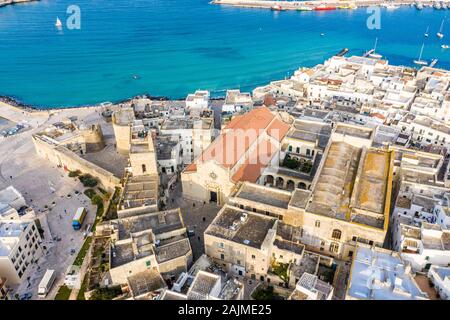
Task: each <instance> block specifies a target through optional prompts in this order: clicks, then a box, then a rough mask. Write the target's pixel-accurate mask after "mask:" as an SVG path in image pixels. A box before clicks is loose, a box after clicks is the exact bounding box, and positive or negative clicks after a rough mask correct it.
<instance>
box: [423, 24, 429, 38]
mask: <svg viewBox="0 0 450 320" xmlns="http://www.w3.org/2000/svg"><path fill="white" fill-rule="evenodd" d="M428 30H430V26H428V27H427V31H425V33H424V34H423V35H424V36H425V37H427V38H428Z"/></svg>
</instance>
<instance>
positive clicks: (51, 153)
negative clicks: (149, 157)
mask: <svg viewBox="0 0 450 320" xmlns="http://www.w3.org/2000/svg"><path fill="white" fill-rule="evenodd" d="M33 143H34V147H35V149H36V152H37V154H38V155H39V156H41V157H42V158H44V159H47V160H49V161H50V162H52V163H54V164H56V165H57V166H61V167H64V169H65V170H70V171H75V170H80V171H81V172H83V173H89V174H91V175H92V176H94V177H96V178H98V180H99V181H100V183H101V184H102V185H103V186H104V187H105V188H107V189H109V190H111V191H114V189H115V187H116V186H119V185H120V179H119V178H117V177H115V176H114V175H113V174H112V173H111V172H109V171H107V170H105V169H103V168H100V167H99V166H97V165H95V164H93V163H91V162H89V161H87V160H85V159H83V158H81V157H80V156H78V155H77V154H76V153H74V152H72V151H70V150H69V149H67V148H66V147H64V146H56V145H52V144H51V143H50V142H47V141H45V140H44V139H43V138H41V137H39V136H33Z"/></svg>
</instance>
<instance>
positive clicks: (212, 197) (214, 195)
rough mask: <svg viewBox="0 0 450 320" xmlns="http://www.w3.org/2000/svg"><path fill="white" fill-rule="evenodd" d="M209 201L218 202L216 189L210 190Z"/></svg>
mask: <svg viewBox="0 0 450 320" xmlns="http://www.w3.org/2000/svg"><path fill="white" fill-rule="evenodd" d="M209 202H215V203H217V192H215V191H210V192H209Z"/></svg>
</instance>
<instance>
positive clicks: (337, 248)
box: [330, 242, 339, 253]
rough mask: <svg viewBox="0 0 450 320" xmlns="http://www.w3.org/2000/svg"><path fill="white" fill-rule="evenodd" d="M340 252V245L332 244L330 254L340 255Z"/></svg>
mask: <svg viewBox="0 0 450 320" xmlns="http://www.w3.org/2000/svg"><path fill="white" fill-rule="evenodd" d="M338 251H339V243H336V242H332V243H331V244H330V252H333V253H338Z"/></svg>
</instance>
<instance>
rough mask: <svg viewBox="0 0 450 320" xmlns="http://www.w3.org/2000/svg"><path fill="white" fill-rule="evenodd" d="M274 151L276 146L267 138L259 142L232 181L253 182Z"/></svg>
mask: <svg viewBox="0 0 450 320" xmlns="http://www.w3.org/2000/svg"><path fill="white" fill-rule="evenodd" d="M276 151H277V147H276V146H275V145H273V144H272V143H271V142H270V141H269V140H265V141H264V142H262V143H260V144H259V145H258V146H257V148H255V150H254V151H253V152H252V153H251V154H250V155H249V157H248V159H247V160H246V161H245V163H244V164H242V165H241V167H240V168H239V170H238V171H236V173H235V174H234V175H233V176H232V177H231V179H232V180H233V181H234V182H238V181H248V182H253V183H255V182H256V181H257V180H258V178H259V176H260V175H261V170H262V169H263V168H265V167H267V165H268V164H269V163H270V160H271V159H272V157H273V155H274V153H275V152H276Z"/></svg>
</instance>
